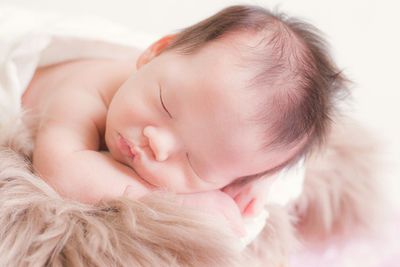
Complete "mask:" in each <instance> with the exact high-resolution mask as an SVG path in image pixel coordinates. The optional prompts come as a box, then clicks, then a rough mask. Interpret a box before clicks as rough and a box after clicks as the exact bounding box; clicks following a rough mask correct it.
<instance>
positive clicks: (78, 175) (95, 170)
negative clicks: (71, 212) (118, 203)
mask: <svg viewBox="0 0 400 267" xmlns="http://www.w3.org/2000/svg"><path fill="white" fill-rule="evenodd" d="M98 140H99V136H98V133H97V128H96V125H94V123H93V122H91V121H90V120H89V119H87V118H85V116H82V120H80V121H69V120H68V119H66V121H62V122H58V121H52V122H48V123H47V124H46V125H45V126H44V127H41V129H40V130H39V131H38V133H37V137H36V142H35V149H34V153H33V166H34V169H35V171H36V172H37V173H38V174H39V175H40V176H41V177H42V178H43V179H44V180H45V181H46V182H48V183H49V184H50V185H51V186H52V187H53V188H54V189H55V190H56V191H58V192H59V193H60V194H61V195H62V196H64V197H66V198H70V199H74V200H77V201H81V202H86V203H95V202H97V201H99V200H100V199H103V198H112V197H118V196H121V195H122V194H123V192H124V190H125V188H126V187H127V186H128V185H131V186H132V187H133V188H134V190H135V194H136V196H137V198H139V197H141V196H143V195H144V194H146V193H147V192H148V191H149V190H148V188H147V185H146V184H145V182H140V181H142V180H141V178H139V177H138V176H137V175H136V173H135V172H134V171H133V170H132V169H131V168H129V167H127V166H125V165H123V164H120V163H119V162H117V161H115V160H113V159H112V158H111V157H109V156H107V155H106V154H102V153H100V152H99V151H97V149H98Z"/></svg>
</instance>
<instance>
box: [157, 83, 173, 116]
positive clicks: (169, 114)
mask: <svg viewBox="0 0 400 267" xmlns="http://www.w3.org/2000/svg"><path fill="white" fill-rule="evenodd" d="M158 87H159V88H160V102H161V105H162V107H163V109H164V110H165V111H166V112H167V114H168V116H169V117H170V118H171V119H173V117H172V116H171V113H170V112H169V111H168V109H167V108H166V107H165V105H164V101H163V99H162V96H161V85H160V84H159V85H158Z"/></svg>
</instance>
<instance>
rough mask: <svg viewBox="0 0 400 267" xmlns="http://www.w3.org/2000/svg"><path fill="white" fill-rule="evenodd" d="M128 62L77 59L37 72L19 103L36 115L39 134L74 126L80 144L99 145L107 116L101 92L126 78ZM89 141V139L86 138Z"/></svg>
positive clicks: (130, 64)
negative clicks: (55, 128) (51, 128)
mask: <svg viewBox="0 0 400 267" xmlns="http://www.w3.org/2000/svg"><path fill="white" fill-rule="evenodd" d="M132 67H133V65H132V63H130V62H123V61H115V60H105V59H98V60H79V61H72V62H66V63H63V64H58V65H54V66H51V67H48V68H44V69H40V70H38V71H37V72H36V74H35V76H34V79H33V80H32V83H31V84H30V86H29V87H28V91H27V92H26V93H25V94H24V96H23V99H22V103H23V105H24V106H25V108H29V109H31V110H33V111H34V112H36V113H37V115H38V116H39V121H40V127H39V130H38V134H41V133H42V132H43V130H44V129H46V131H48V128H49V127H50V126H51V127H54V126H55V125H57V127H63V128H65V129H67V128H68V129H74V130H73V131H75V132H76V133H79V135H78V134H77V135H76V138H80V139H84V140H81V141H80V144H81V145H84V144H85V145H88V144H90V149H96V150H97V149H98V148H99V147H100V146H101V141H102V138H101V137H102V135H103V134H104V129H105V121H106V115H107V105H106V103H105V99H104V97H103V96H104V95H105V94H110V92H111V94H112V92H113V90H115V91H116V90H117V89H118V88H119V86H120V85H121V84H122V83H123V82H124V81H125V80H126V79H127V78H128V76H129V73H131V72H132V70H131V68H132ZM87 140H90V141H87Z"/></svg>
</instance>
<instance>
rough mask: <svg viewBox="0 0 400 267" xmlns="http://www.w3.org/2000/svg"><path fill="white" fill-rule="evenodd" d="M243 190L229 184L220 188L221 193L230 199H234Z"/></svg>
mask: <svg viewBox="0 0 400 267" xmlns="http://www.w3.org/2000/svg"><path fill="white" fill-rule="evenodd" d="M242 189H243V187H241V186H239V185H237V184H230V185H227V186H225V187H224V188H222V190H221V191H222V192H224V193H226V194H228V195H229V196H230V197H231V198H235V197H236V196H237V195H238V194H239V193H240V191H241V190H242Z"/></svg>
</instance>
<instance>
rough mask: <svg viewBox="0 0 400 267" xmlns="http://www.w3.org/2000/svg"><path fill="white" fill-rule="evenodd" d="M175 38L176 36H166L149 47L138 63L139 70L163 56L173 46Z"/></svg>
mask: <svg viewBox="0 0 400 267" xmlns="http://www.w3.org/2000/svg"><path fill="white" fill-rule="evenodd" d="M175 37H176V34H170V35H167V36H164V37H163V38H161V39H160V40H158V41H157V42H155V43H153V44H152V45H151V46H149V47H148V48H147V49H146V50H145V51H144V52H143V53H142V54H141V55H140V57H139V58H138V60H137V61H136V67H137V69H139V68H140V67H142V66H143V65H144V64H146V63H148V62H150V61H151V60H152V59H153V58H155V57H156V56H158V55H159V54H161V53H162V52H163V51H164V50H165V49H166V48H167V47H168V46H169V45H170V44H171V42H172V41H173V40H174V39H175Z"/></svg>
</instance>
